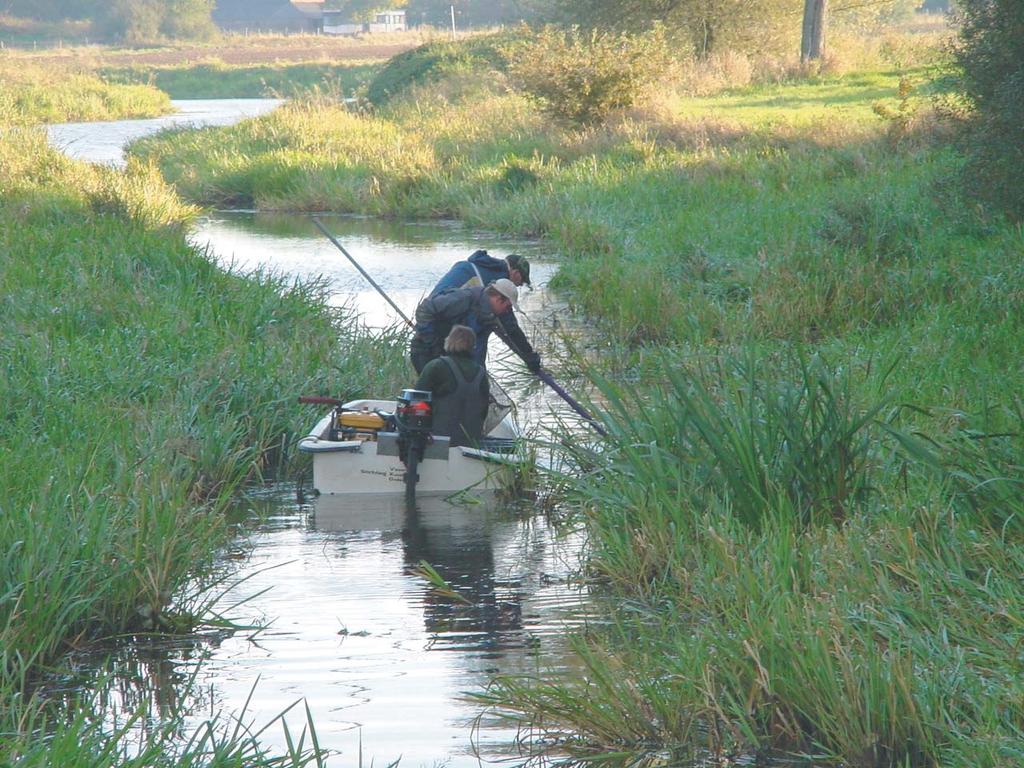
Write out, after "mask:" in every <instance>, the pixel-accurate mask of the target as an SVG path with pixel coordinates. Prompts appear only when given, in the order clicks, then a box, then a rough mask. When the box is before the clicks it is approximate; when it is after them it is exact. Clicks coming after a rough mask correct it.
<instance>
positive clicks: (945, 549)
mask: <svg viewBox="0 0 1024 768" xmlns="http://www.w3.org/2000/svg"><path fill="white" fill-rule="evenodd" d="M656 371H657V372H659V373H660V374H661V375H660V376H652V379H653V381H655V382H660V384H659V385H657V386H642V387H639V388H634V387H630V388H628V389H627V388H624V387H622V386H620V385H617V384H615V383H614V382H611V381H607V380H604V381H600V382H599V384H600V394H601V399H602V401H603V402H605V403H607V407H606V408H605V411H604V423H605V426H606V428H607V432H608V434H607V436H606V437H604V438H602V439H601V440H600V441H599V442H598V444H597V445H596V446H592V447H590V448H586V447H585V446H581V445H580V444H579V443H576V444H574V445H572V446H570V447H567V448H564V449H563V451H567V452H568V456H567V457H566V458H567V459H569V460H570V465H571V466H573V467H574V468H577V470H576V471H574V472H572V473H571V474H569V475H565V476H562V477H560V478H558V480H559V483H560V484H561V485H562V486H563V487H566V488H568V489H569V499H570V500H571V501H572V502H573V508H575V509H578V510H580V514H582V515H583V516H584V519H585V521H586V524H587V528H588V531H589V533H590V544H591V547H592V550H593V551H592V558H591V562H590V568H591V571H592V575H593V577H594V578H595V579H596V586H597V595H598V599H599V600H600V601H602V604H603V605H605V606H606V610H607V613H608V614H609V616H610V619H611V620H610V622H609V624H608V625H605V626H604V627H597V628H595V629H594V630H593V631H592V632H589V633H587V635H585V636H582V637H580V638H579V639H578V640H577V643H576V649H575V650H576V653H577V655H578V658H579V661H580V663H581V664H582V665H583V666H582V668H583V670H584V672H583V674H582V675H580V676H579V677H572V678H570V679H568V680H564V679H557V678H555V677H554V676H553V675H552V676H548V675H545V674H541V675H538V676H537V677H535V678H522V677H518V678H500V679H498V680H497V681H495V683H494V684H493V685H492V687H491V689H490V690H489V691H488V692H487V693H486V694H484V695H482V696H481V697H480V700H481V701H482V702H484V703H485V704H488V705H490V706H492V707H493V708H494V709H495V711H496V712H497V713H498V714H499V715H502V716H504V717H506V718H508V719H509V720H511V721H513V722H515V723H516V724H517V725H519V726H521V727H523V728H524V730H525V731H526V732H528V733H533V734H534V735H535V736H536V737H538V741H537V744H538V746H539V745H544V746H543V747H540V748H541V749H554V750H558V749H563V748H566V749H569V750H570V751H571V752H572V754H574V755H579V756H587V755H591V756H595V755H599V754H603V753H605V752H609V751H612V752H614V751H618V752H622V753H625V754H627V755H630V756H632V758H634V759H635V758H638V757H640V756H643V755H664V754H666V753H669V754H673V755H676V756H677V758H676V759H678V760H682V756H684V755H689V756H690V757H691V759H694V760H695V759H696V758H697V757H698V756H700V754H701V751H702V750H707V751H710V752H711V754H713V755H718V756H721V757H725V756H729V755H736V754H739V753H746V754H759V755H762V756H769V755H778V754H779V753H786V754H790V755H792V754H801V755H817V756H819V759H820V760H821V761H824V762H830V763H831V762H835V763H837V764H843V765H852V766H890V765H891V766H895V765H901V766H932V765H959V766H968V765H989V766H1000V765H1011V764H1013V763H1014V762H1015V761H1016V760H1019V758H1020V756H1021V752H1020V743H1021V742H1020V736H1021V733H1022V727H1024V698H1022V694H1024V687H1022V685H1021V682H1020V678H1019V675H1018V674H1017V671H1016V668H1017V664H1018V659H1017V654H1016V652H1013V651H1011V650H1010V648H1011V647H1013V646H1014V645H1015V643H1016V642H1017V639H1019V637H1020V631H1021V629H1022V627H1024V624H1022V622H1024V612H1022V606H1024V600H1022V598H1024V594H1022V591H1021V583H1020V579H1019V578H1018V575H1019V569H1020V567H1021V564H1022V561H1024V541H1022V540H1021V538H1020V536H1019V528H1017V527H1014V526H1009V525H1007V524H1006V522H1005V519H1004V518H1003V517H1002V516H1000V515H996V516H992V515H991V514H990V512H991V510H992V508H993V507H998V508H999V509H1000V510H1001V511H1002V513H1003V514H1004V515H1005V516H1006V517H1008V518H1013V517H1016V516H1017V515H1019V514H1020V512H1021V510H1022V504H1024V489H1022V488H1021V487H1020V485H1019V484H1017V483H1013V482H1012V480H1011V479H1010V478H1008V477H1006V466H1005V464H1003V465H1002V466H1000V467H999V468H996V466H995V465H994V464H993V461H992V459H991V458H989V456H990V454H989V452H988V451H985V452H984V455H982V456H979V451H978V450H977V449H973V448H971V449H965V447H964V446H963V444H962V441H961V440H959V439H955V440H949V441H938V440H934V439H933V440H927V439H923V438H922V437H921V436H920V435H917V434H912V433H911V432H909V431H907V430H904V429H902V428H901V427H900V426H899V425H898V423H897V420H896V419H895V418H894V417H895V416H896V415H897V414H895V413H893V412H891V411H890V410H889V409H888V408H887V407H886V397H885V396H884V393H878V392H877V391H876V393H875V395H874V396H873V397H869V396H867V395H868V393H869V392H870V391H871V386H870V385H868V386H867V387H865V386H864V384H865V382H863V381H857V379H862V377H863V372H861V373H859V374H854V373H851V372H847V371H844V370H840V369H837V368H835V367H832V366H828V365H826V364H825V363H823V362H822V361H820V360H811V361H803V360H799V359H797V360H789V361H785V360H783V361H781V362H779V363H776V364H775V365H771V364H769V363H767V362H765V361H762V362H761V364H760V365H759V366H758V367H756V368H754V367H751V365H750V363H749V361H748V360H747V359H744V358H741V359H740V360H738V361H730V360H728V359H726V360H723V361H722V364H721V365H719V366H718V367H715V368H710V369H709V368H704V369H694V368H693V367H692V366H690V365H687V364H686V362H685V361H683V360H680V359H678V358H676V357H674V356H671V355H666V356H663V357H662V358H661V359H660V360H659V361H658V363H657V364H656ZM969 434H971V435H972V436H973V437H975V438H980V437H981V435H980V434H979V433H977V432H973V433H969ZM964 437H965V438H966V437H967V435H965V436H964ZM989 439H999V438H998V437H990V438H989ZM1015 439H1019V435H1018V436H1016V438H1015ZM1007 448H1009V447H1008V446H1007ZM1010 453H1011V455H1012V451H1011V452H1010ZM1004 461H1005V459H1004ZM578 468H585V470H586V471H585V472H583V473H581V472H580V471H579V469H578ZM965 479H966V482H965ZM990 483H991V484H994V485H995V487H996V488H997V489H998V490H995V491H993V492H992V494H993V495H994V496H995V498H993V496H992V495H990V492H989V491H988V490H986V486H987V485H989V484H990ZM995 499H998V501H997V502H996V503H995V504H991V506H988V504H990V503H991V502H993V501H995ZM979 502H980V503H979ZM997 702H998V703H997Z"/></svg>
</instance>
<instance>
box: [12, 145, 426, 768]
mask: <svg viewBox="0 0 1024 768" xmlns="http://www.w3.org/2000/svg"><path fill="white" fill-rule="evenodd" d="M193 213H194V211H193V210H192V209H191V208H190V207H189V206H187V205H185V204H183V203H182V202H181V201H180V200H179V199H178V198H177V197H176V195H175V194H174V192H173V190H171V189H170V188H169V187H168V186H167V185H166V184H165V183H164V182H163V181H162V180H161V179H160V178H159V176H158V175H157V173H156V171H155V169H153V168H151V167H149V166H146V165H144V164H138V163H129V166H128V168H127V170H126V171H123V172H122V171H118V170H114V169H110V168H103V167H94V166H88V165H85V164H82V163H77V162H74V161H71V160H69V159H67V158H66V157H64V156H62V155H61V154H59V153H58V152H57V151H56V150H54V149H52V148H50V147H49V146H47V142H46V137H45V134H44V133H43V132H42V131H41V130H38V129H31V128H19V127H13V126H4V127H2V128H0V294H2V295H3V297H4V300H3V302H2V305H0V399H2V401H3V403H4V414H5V418H4V419H3V423H2V425H0V520H2V525H0V553H2V555H0V648H2V649H3V650H2V654H0V702H2V703H0V733H2V738H0V763H3V764H4V765H19V766H23V765H53V764H57V763H59V764H61V765H81V766H86V765H88V766H93V765H95V766H100V765H111V764H118V765H133V764H137V765H157V764H159V765H180V766H186V765H190V766H191V765H196V766H198V765H211V764H216V765H263V764H271V763H273V764H275V765H284V764H288V765H293V764H294V765H301V764H304V763H305V762H306V761H308V760H309V759H311V758H310V751H309V741H308V734H307V737H306V739H307V740H306V741H305V742H304V745H305V746H303V747H301V749H299V750H298V751H297V752H296V753H295V754H293V755H291V756H285V757H280V756H268V755H266V754H265V753H264V752H263V750H262V749H261V748H260V747H259V746H258V744H257V743H256V741H255V738H254V737H253V736H252V735H251V734H249V733H247V732H245V731H244V730H242V729H234V730H232V728H231V727H229V726H230V723H228V724H227V726H226V727H225V728H224V734H221V731H220V729H219V728H216V729H212V730H211V731H209V732H208V733H206V734H205V735H203V734H200V735H198V736H197V739H196V740H195V741H193V742H192V743H191V744H186V743H185V741H184V740H181V739H180V734H179V735H178V738H177V739H175V738H174V734H173V733H172V731H173V723H168V724H167V728H166V729H165V728H163V727H162V728H160V729H156V730H155V731H154V732H152V733H150V734H149V740H150V742H151V743H141V745H140V734H141V733H143V731H142V729H141V728H140V729H135V730H133V728H132V727H131V723H129V724H128V726H126V727H125V728H124V729H120V728H119V727H118V728H111V727H110V723H109V720H107V721H105V720H104V713H103V712H102V708H99V709H93V708H92V707H91V703H90V702H83V703H80V704H76V705H73V706H72V707H71V711H70V712H68V711H63V712H62V711H54V709H53V707H52V704H48V703H47V701H46V697H45V696H42V695H37V686H38V684H39V683H41V682H45V681H46V680H47V679H52V678H53V677H54V676H55V675H58V676H59V673H60V671H61V668H62V667H61V665H62V663H63V659H65V654H66V653H67V652H68V651H69V650H71V649H81V648H83V647H87V646H89V645H90V644H91V643H93V642H95V641H97V640H104V639H105V640H107V641H115V640H116V639H117V638H128V637H133V636H135V635H138V634H143V635H145V634H150V633H170V634H175V633H189V632H191V631H192V630H193V629H194V628H195V627H196V626H201V625H202V624H203V623H204V622H207V621H211V620H214V618H215V613H213V612H212V610H211V605H212V603H213V602H214V599H215V590H214V591H211V590H213V589H214V587H215V586H216V584H217V582H218V579H222V578H223V574H216V573H214V571H213V570H212V565H213V562H214V558H215V555H216V553H217V551H218V548H219V547H220V546H221V545H222V544H223V543H224V542H225V541H226V540H227V537H228V536H229V534H230V527H229V524H228V520H227V517H226V514H225V511H226V509H227V508H228V505H229V504H230V503H232V501H233V498H234V496H235V494H236V493H237V492H238V491H239V489H240V487H241V485H242V483H243V482H246V481H250V480H258V479H259V478H261V477H262V476H264V474H265V473H270V472H272V471H273V468H274V462H275V461H277V459H278V458H279V457H280V455H281V452H282V449H284V448H286V447H287V446H288V444H289V441H290V436H291V435H292V434H293V432H294V430H295V429H296V428H297V425H301V424H302V423H304V422H305V421H306V420H307V419H308V418H309V414H308V413H307V412H304V411H303V410H302V408H301V407H300V406H298V404H297V403H296V396H297V395H299V394H308V393H314V394H333V395H338V396H348V395H358V394H362V393H366V392H367V391H369V390H371V389H373V390H374V391H376V389H389V388H390V389H394V388H396V387H397V386H398V384H400V383H402V382H404V379H405V378H406V376H405V370H404V363H403V358H402V349H401V345H400V344H399V343H398V339H396V338H391V337H390V336H389V335H388V334H384V335H383V336H377V335H370V334H369V333H368V332H366V331H363V330H360V329H359V327H358V326H357V324H356V323H355V321H354V318H351V317H349V316H348V315H346V314H345V313H344V312H338V311H337V310H332V309H330V308H328V306H327V303H326V288H325V286H323V285H320V284H317V283H310V284H298V283H294V282H292V281H289V280H285V279H283V278H280V277H277V276H275V275H272V274H269V273H263V274H257V275H254V276H251V277H243V276H241V275H238V274H231V273H229V272H227V271H224V270H222V269H221V268H220V267H219V266H218V265H216V264H215V263H213V261H212V259H211V258H210V257H209V256H208V255H207V254H206V253H204V252H202V251H201V250H197V249H196V248H194V247H192V246H190V245H189V244H188V243H187V241H186V237H185V236H186V233H187V229H186V226H185V225H186V224H187V222H188V220H189V218H190V217H191V215H192V214H193ZM375 387H376V389H375ZM144 714H145V713H139V715H140V716H141V715H144ZM232 734H233V735H232ZM297 736H298V735H297V734H296V738H297ZM295 743H296V744H298V742H297V741H296V742H295ZM271 757H273V760H271Z"/></svg>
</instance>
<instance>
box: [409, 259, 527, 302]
mask: <svg viewBox="0 0 1024 768" xmlns="http://www.w3.org/2000/svg"><path fill="white" fill-rule="evenodd" d="M474 267H475V269H474ZM478 272H479V275H478V274H477V273H478ZM478 277H479V279H478ZM501 277H505V278H507V277H508V262H507V261H505V260H504V259H496V258H494V257H493V256H491V255H489V254H488V253H487V251H474V252H473V254H472V255H471V256H470V257H469V258H468V259H466V260H465V261H457V262H455V263H454V264H453V265H452V268H451V269H449V270H448V272H447V274H445V276H444V277H442V278H441V279H440V280H438V281H437V285H435V286H434V290H432V291H431V292H430V296H429V297H428V298H433V297H434V296H437V294H439V293H444V292H445V291H449V290H451V289H452V288H475V287H476V286H478V285H479V286H486V285H487V284H488V283H493V282H494V281H495V280H497V279H498V278H501Z"/></svg>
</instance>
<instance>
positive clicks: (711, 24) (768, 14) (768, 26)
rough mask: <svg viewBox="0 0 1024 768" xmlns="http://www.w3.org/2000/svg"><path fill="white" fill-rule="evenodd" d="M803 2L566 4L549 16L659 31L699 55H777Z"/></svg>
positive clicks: (552, 7) (608, 0) (556, 5)
mask: <svg viewBox="0 0 1024 768" xmlns="http://www.w3.org/2000/svg"><path fill="white" fill-rule="evenodd" d="M801 1H802V0H566V1H565V2H553V1H552V2H550V3H549V5H548V10H547V13H548V15H549V17H550V18H551V19H552V20H554V21H558V22H561V23H565V24H572V25H579V26H582V27H589V28H598V29H602V28H604V29H624V30H628V31H642V30H646V29H649V28H651V27H653V26H655V25H658V26H661V27H663V28H664V29H665V30H666V31H667V32H668V33H669V34H670V35H672V36H673V37H675V38H676V39H677V40H679V41H684V42H686V43H688V44H689V47H690V48H691V49H692V50H693V51H694V52H695V53H697V54H698V55H701V56H706V55H709V54H711V53H715V52H719V51H724V50H747V51H750V50H757V51H761V52H781V51H782V50H784V48H785V46H786V45H787V44H789V42H790V41H791V40H792V37H793V34H794V30H793V29H792V28H793V26H794V23H793V15H794V12H795V13H799V9H800V4H801Z"/></svg>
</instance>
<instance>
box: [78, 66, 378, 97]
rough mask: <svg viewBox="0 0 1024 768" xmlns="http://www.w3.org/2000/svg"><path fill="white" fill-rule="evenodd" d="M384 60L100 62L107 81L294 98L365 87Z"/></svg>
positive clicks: (195, 93)
mask: <svg viewBox="0 0 1024 768" xmlns="http://www.w3.org/2000/svg"><path fill="white" fill-rule="evenodd" d="M381 66H383V62H382V61H373V60H372V59H370V60H368V61H365V62H364V61H359V60H354V61H349V62H340V63H339V62H327V61H322V62H309V63H302V64H289V63H281V62H278V63H275V64H257V65H249V64H239V65H230V64H224V63H220V62H211V63H207V64H187V65H181V66H168V67H152V66H133V67H120V68H114V67H110V68H101V69H100V70H98V74H99V75H100V76H101V77H102V78H103V79H104V80H105V81H107V82H110V83H121V84H129V85H130V84H146V85H151V86H154V87H156V88H158V89H159V90H161V91H163V92H164V93H166V94H167V95H168V96H170V97H171V98H172V99H246V98H248V99H255V98H266V97H272V98H292V97H296V96H301V95H307V94H309V93H310V92H317V93H321V94H327V95H330V96H331V97H332V98H334V99H337V100H339V101H343V100H344V99H345V98H354V97H355V94H356V93H357V92H358V91H360V90H362V89H364V88H365V87H366V86H367V85H368V83H369V82H370V80H371V79H372V77H373V76H374V74H376V72H377V71H378V70H379V69H380V68H381Z"/></svg>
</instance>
